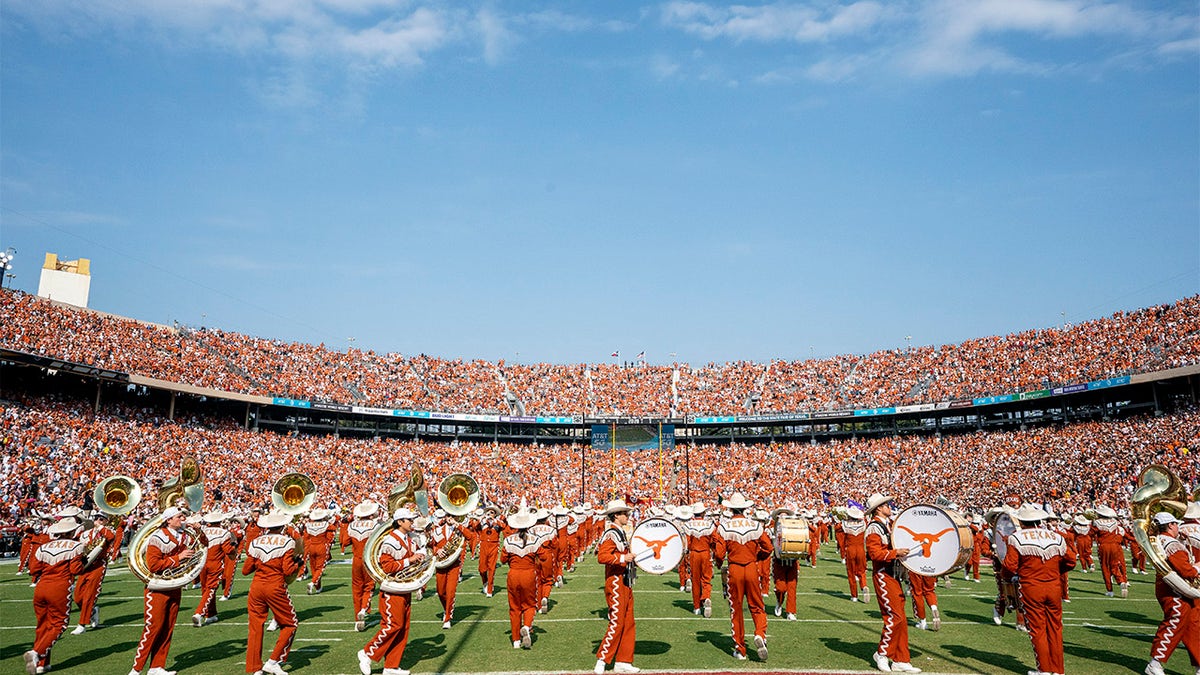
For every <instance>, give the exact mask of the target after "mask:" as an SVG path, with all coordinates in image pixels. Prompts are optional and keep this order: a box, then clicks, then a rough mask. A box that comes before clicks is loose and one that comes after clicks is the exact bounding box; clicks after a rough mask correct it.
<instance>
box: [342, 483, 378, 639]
mask: <svg viewBox="0 0 1200 675" xmlns="http://www.w3.org/2000/svg"><path fill="white" fill-rule="evenodd" d="M378 513H379V505H378V504H376V503H375V502H371V501H365V502H362V503H360V504H358V505H357V506H355V507H354V520H352V521H350V524H349V525H348V526H347V527H346V534H347V536H348V539H349V542H350V552H351V555H352V558H351V564H350V597H351V600H352V601H353V603H354V630H357V631H363V630H366V628H367V615H368V614H370V613H371V596H372V595H373V594H374V593H375V580H374V579H372V578H371V575H370V574H367V566H366V563H365V562H363V551H364V549H365V548H366V546H367V538H368V537H370V536H371V532H372V531H373V530H374V529H375V526H376V525H377V524H378V522H377V521H376V520H375V516H376V515H377V514H378ZM345 545H346V541H345V540H343V541H342V546H343V551H344V550H345V548H344V547H345Z"/></svg>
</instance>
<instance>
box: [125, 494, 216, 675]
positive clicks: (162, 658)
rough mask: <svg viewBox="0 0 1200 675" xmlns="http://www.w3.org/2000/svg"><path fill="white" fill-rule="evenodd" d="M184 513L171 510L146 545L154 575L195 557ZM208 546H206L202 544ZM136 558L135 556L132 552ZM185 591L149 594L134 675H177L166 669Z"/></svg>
mask: <svg viewBox="0 0 1200 675" xmlns="http://www.w3.org/2000/svg"><path fill="white" fill-rule="evenodd" d="M183 518H184V512H183V511H182V510H180V509H179V508H178V507H174V506H172V507H168V508H167V510H165V511H163V512H162V519H163V525H162V527H160V528H158V529H157V530H155V531H154V532H153V533H152V534H150V535H149V537H148V538H147V541H146V567H147V568H148V569H149V571H150V573H151V574H161V573H162V572H166V571H167V570H169V569H171V568H174V567H178V566H179V565H180V563H182V562H184V561H185V560H188V559H190V558H191V557H192V556H193V555H195V553H196V552H195V551H194V550H192V549H191V548H189V547H188V546H187V544H186V543H185V541H184V539H185V535H184V534H183V532H182V530H181V528H182V526H183ZM199 545H204V542H199ZM130 555H133V552H130ZM182 592H183V589H182V588H181V587H175V588H168V589H161V590H160V589H152V588H150V587H149V586H147V587H146V592H145V612H144V619H145V627H144V628H143V630H142V639H141V640H140V641H138V646H137V651H136V652H135V653H134V656H133V669H132V670H131V671H130V675H136V674H137V673H139V672H141V670H142V669H143V668H145V667H146V664H147V663H149V665H150V675H167V674H168V673H173V672H174V671H169V670H167V669H166V668H165V666H166V663H167V652H168V651H170V649H171V636H172V635H173V634H174V632H175V619H176V617H178V616H179V600H180V596H181V595H182Z"/></svg>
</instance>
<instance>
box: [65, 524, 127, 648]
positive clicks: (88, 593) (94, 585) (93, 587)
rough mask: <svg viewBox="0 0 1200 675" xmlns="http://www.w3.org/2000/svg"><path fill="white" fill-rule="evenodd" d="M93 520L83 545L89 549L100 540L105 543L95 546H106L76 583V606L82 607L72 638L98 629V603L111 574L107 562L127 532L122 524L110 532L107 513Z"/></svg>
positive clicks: (84, 536) (81, 541)
mask: <svg viewBox="0 0 1200 675" xmlns="http://www.w3.org/2000/svg"><path fill="white" fill-rule="evenodd" d="M92 518H93V520H94V525H93V527H92V529H90V530H86V531H84V532H83V534H82V535H80V537H79V541H80V543H82V544H83V545H84V546H89V545H92V542H96V541H97V540H100V541H102V542H103V543H97V544H95V545H97V546H103V547H104V552H103V553H101V554H100V555H99V557H97V558H96V560H95V562H93V563H91V564H90V565H87V566H86V567H85V569H84V570H83V572H81V573H80V574H79V579H78V580H77V581H76V582H75V604H77V605H79V625H78V626H76V627H75V630H73V631H71V635H82V634H83V632H84V631H86V630H87V629H88V628H89V627H90V628H95V627H97V626H99V625H100V607H99V605H98V604H97V602H98V601H99V599H100V588H101V586H103V585H104V575H105V573H107V572H108V561H109V560H110V559H112V557H113V553H112V551H113V547H114V546H116V547H118V548H119V547H120V545H121V536H122V535H123V534H124V532H125V527H124V525H123V524H122V525H118V526H117V529H116V530H115V531H114V530H112V529H110V528H109V527H108V514H107V513H105V512H103V511H97V512H96V513H95V514H94V515H93V516H92Z"/></svg>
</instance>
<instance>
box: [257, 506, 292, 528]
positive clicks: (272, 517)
mask: <svg viewBox="0 0 1200 675" xmlns="http://www.w3.org/2000/svg"><path fill="white" fill-rule="evenodd" d="M256 522H257V523H258V526H259V527H261V528H262V529H264V530H270V529H273V528H276V527H283V526H284V525H287V524H288V523H290V522H292V517H291V516H290V515H288V514H286V513H284V512H283V511H271V512H270V513H265V514H263V515H261V516H259V517H258V520H257V521H256Z"/></svg>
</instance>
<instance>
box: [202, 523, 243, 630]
mask: <svg viewBox="0 0 1200 675" xmlns="http://www.w3.org/2000/svg"><path fill="white" fill-rule="evenodd" d="M225 517H226V516H225V514H224V513H221V512H220V511H213V512H211V513H208V514H206V515H205V516H204V519H203V520H204V536H205V537H207V538H208V556H207V557H206V558H205V559H204V569H203V570H201V572H200V604H199V605H197V606H196V611H195V613H193V614H192V625H193V626H195V627H196V628H200V627H201V626H204V625H207V624H210V623H213V622H215V621H216V620H217V587H218V586H220V584H221V579H222V577H223V576H224V574H225V566H226V565H227V564H228V563H229V557H230V556H231V555H235V554H236V553H237V540H236V539H234V537H233V534H232V533H231V532H230V531H229V530H227V529H225V528H224V527H221V523H222V522H224V520H225Z"/></svg>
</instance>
